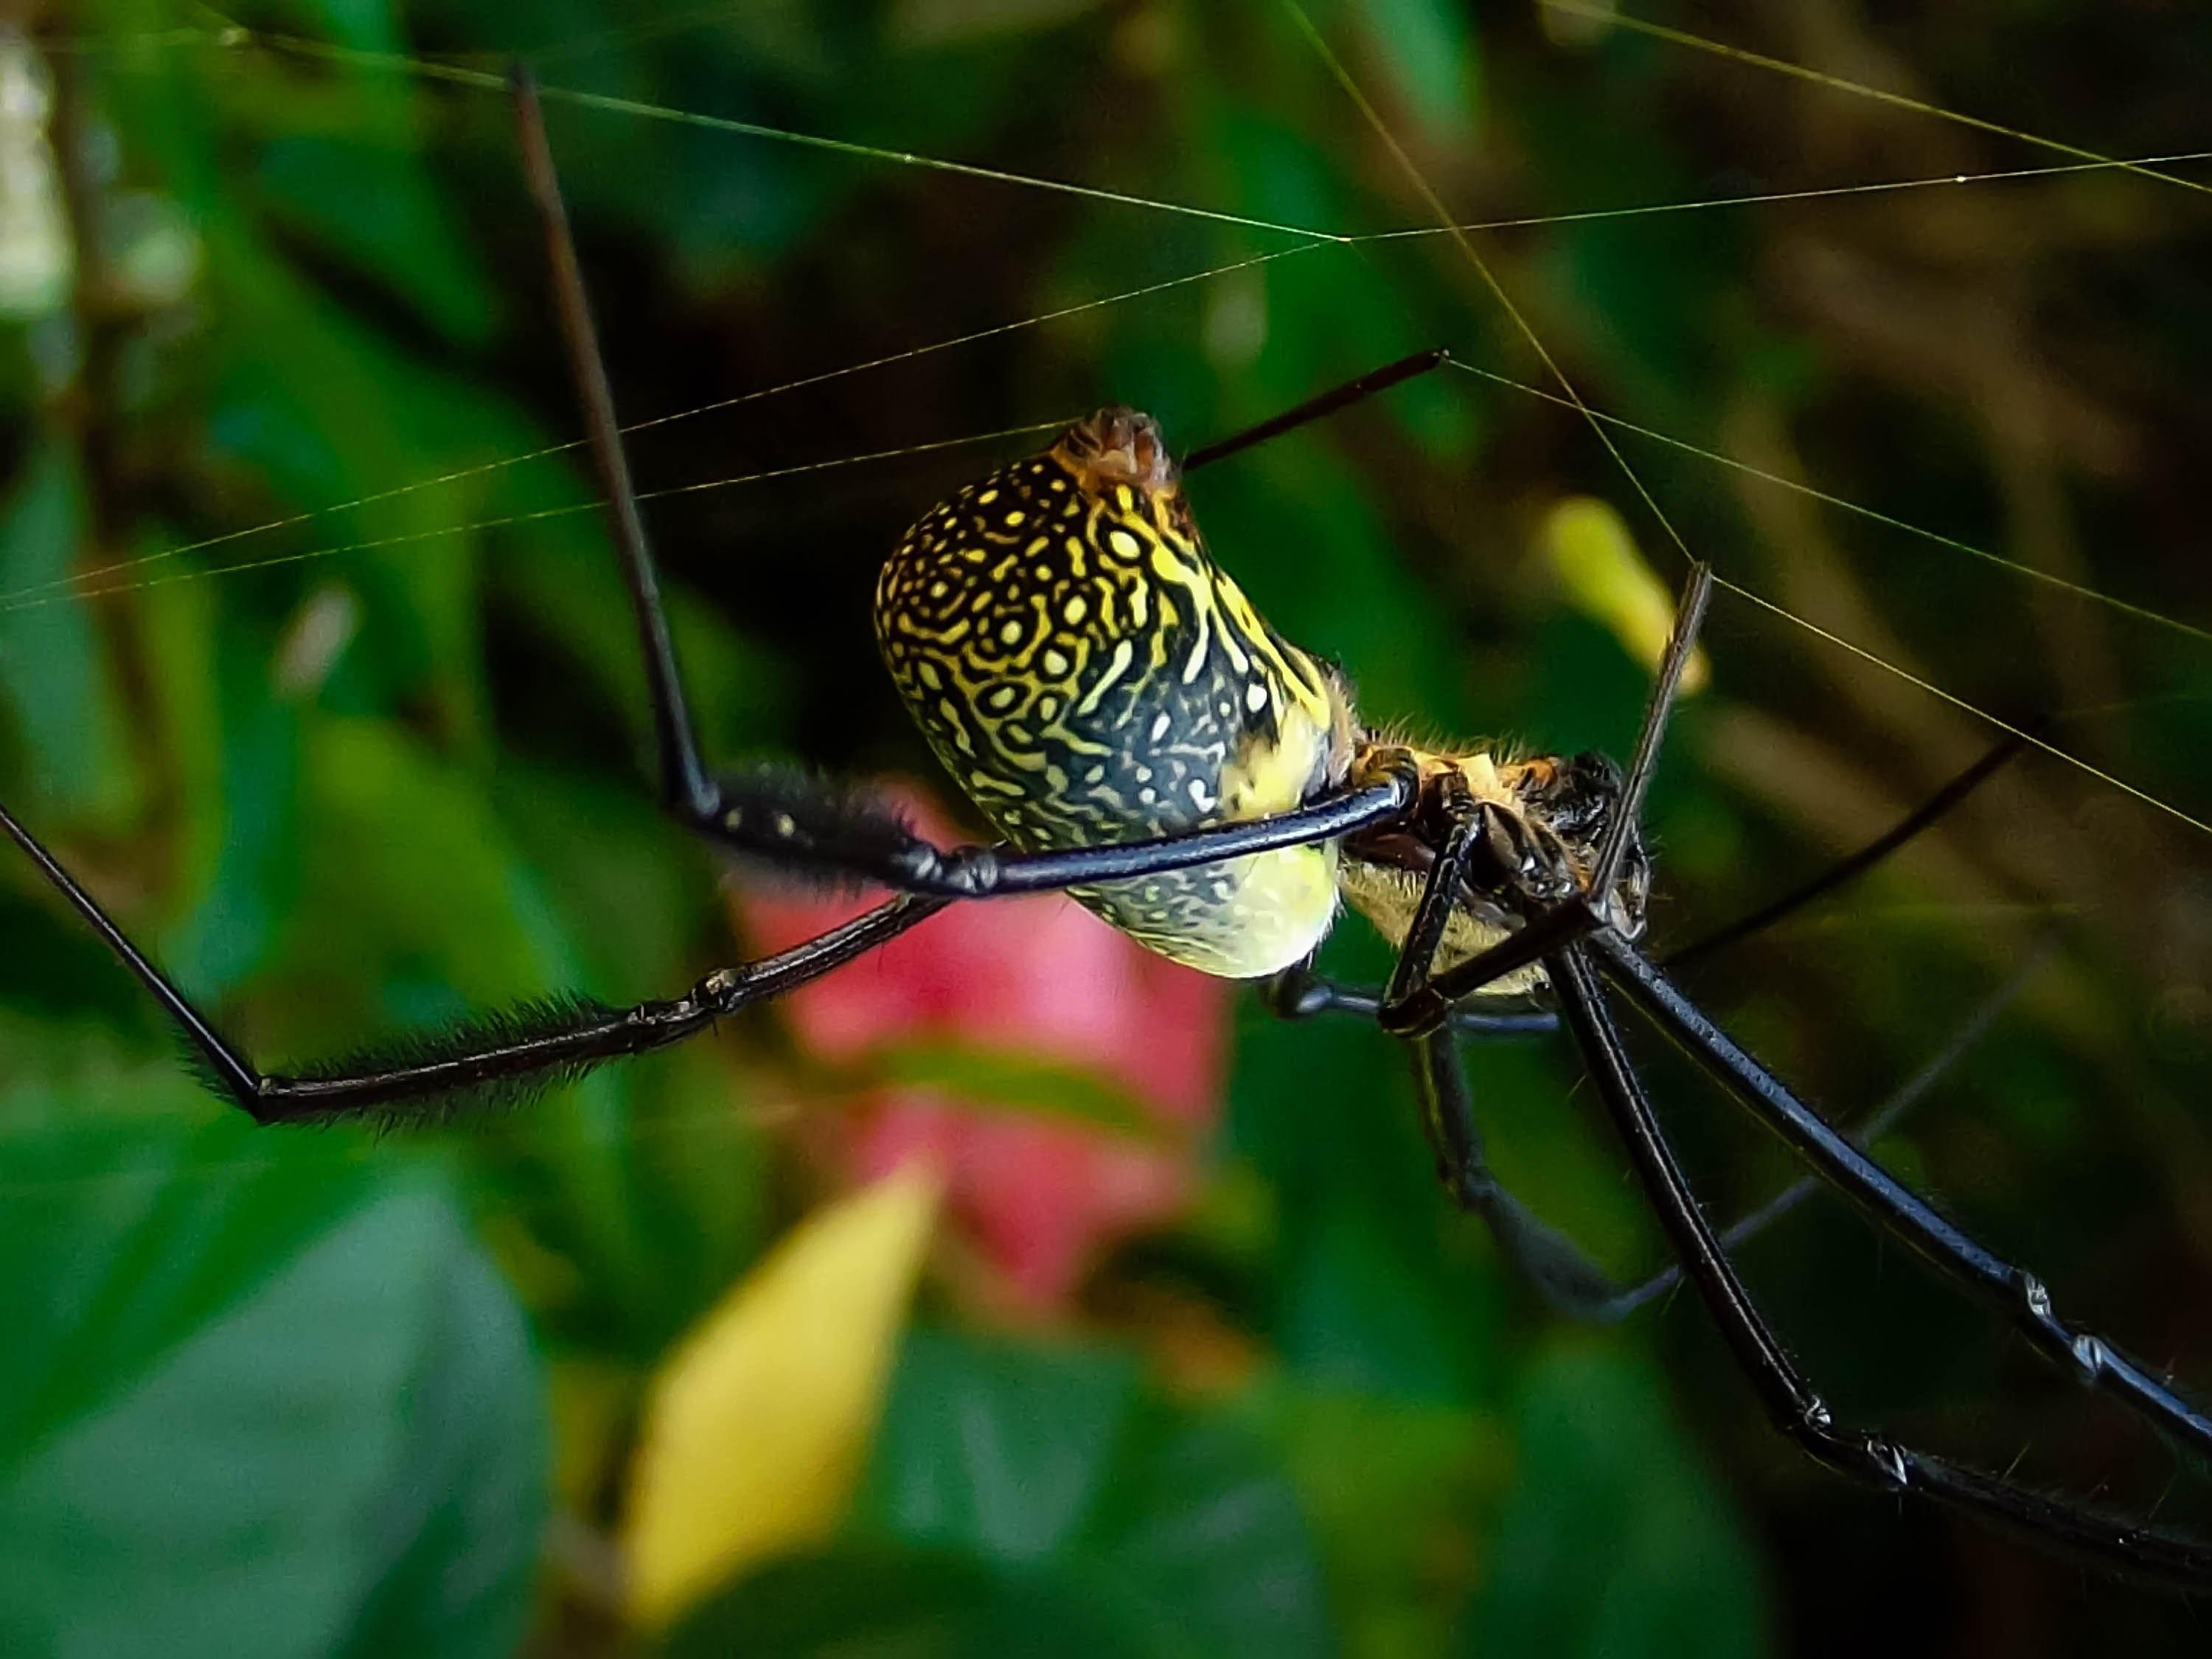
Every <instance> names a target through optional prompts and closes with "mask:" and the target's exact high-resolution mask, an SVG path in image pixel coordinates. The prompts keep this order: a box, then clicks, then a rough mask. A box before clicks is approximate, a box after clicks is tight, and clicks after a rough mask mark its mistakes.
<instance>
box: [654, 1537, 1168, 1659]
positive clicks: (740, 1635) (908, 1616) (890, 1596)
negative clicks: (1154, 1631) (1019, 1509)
mask: <svg viewBox="0 0 2212 1659" xmlns="http://www.w3.org/2000/svg"><path fill="white" fill-rule="evenodd" d="M660 1651H661V1652H662V1653H663V1654H665V1655H666V1656H668V1659H726V1656H727V1655H730V1654H732V1653H742V1654H744V1655H745V1656H746V1659H860V1656H863V1655H865V1656H866V1659H1030V1656H1034V1659H1089V1656H1092V1655H1096V1656H1097V1659H1127V1656H1133V1659H1170V1656H1171V1655H1172V1654H1173V1653H1174V1651H1175V1650H1172V1649H1166V1650H1164V1649H1161V1648H1158V1647H1155V1646H1152V1645H1150V1644H1147V1643H1146V1641H1145V1639H1144V1638H1143V1635H1142V1633H1141V1632H1139V1631H1137V1630H1134V1629H1132V1628H1131V1627H1129V1626H1127V1624H1124V1623H1122V1622H1121V1621H1120V1620H1117V1619H1116V1617H1115V1612H1114V1609H1113V1608H1112V1607H1110V1606H1109V1605H1107V1604H1105V1603H1104V1602H1103V1601H1102V1600H1101V1599H1100V1598H1099V1597H1098V1596H1097V1595H1093V1594H1091V1593H1089V1592H1087V1591H1086V1589H1085V1587H1084V1586H1082V1585H1080V1584H1078V1583H1073V1582H1071V1581H1069V1580H1067V1579H1065V1578H1062V1577H1056V1576H1052V1575H1048V1574H1041V1573H1035V1572H1021V1573H1015V1572H1007V1571H1003V1570H1000V1569H998V1568H994V1567H993V1566H991V1565H987V1564H986V1563H984V1562H981V1561H978V1560H977V1559H975V1558H974V1557H972V1556H967V1555H962V1554H959V1553H952V1552H946V1551H939V1550H928V1549H922V1548H917V1547H913V1546H910V1545H902V1544H897V1543H893V1542H890V1541H880V1540H879V1541H867V1542H861V1543H854V1544H847V1545H842V1546H840V1547H837V1548H835V1549H831V1550H828V1551H824V1552H823V1553H819V1554H815V1555H807V1556H800V1557H796V1558H794V1559H791V1560H788V1561H781V1562H778V1563H777V1564H776V1565H774V1566H771V1567H769V1568H768V1569H766V1570H765V1571H762V1572H759V1573H757V1574H755V1575H754V1576H753V1577H750V1578H747V1579H745V1580H744V1582H743V1583H739V1584H737V1585H735V1586H733V1587H732V1589H727V1590H726V1591H724V1592H723V1593H722V1594H721V1595H719V1596H717V1597H716V1598H715V1599H714V1600H713V1601H709V1602H708V1603H706V1604H705V1606H703V1607H701V1608H700V1609H699V1610H698V1611H697V1612H696V1613H694V1614H693V1615H692V1616H691V1617H690V1619H689V1620H686V1621H685V1622H684V1625H683V1626H680V1627H679V1628H678V1629H677V1630H676V1631H674V1632H671V1634H670V1636H669V1638H668V1639H667V1640H666V1642H665V1644H663V1645H662V1647H661V1649H660Z"/></svg>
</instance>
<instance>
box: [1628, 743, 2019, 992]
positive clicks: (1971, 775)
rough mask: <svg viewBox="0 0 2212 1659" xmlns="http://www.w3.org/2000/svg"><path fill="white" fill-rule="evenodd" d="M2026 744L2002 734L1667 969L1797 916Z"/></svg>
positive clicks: (1677, 956)
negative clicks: (1847, 849)
mask: <svg viewBox="0 0 2212 1659" xmlns="http://www.w3.org/2000/svg"><path fill="white" fill-rule="evenodd" d="M2027 744H2028V739H2027V737H2026V736H2025V735H2024V734H2023V733H2021V732H2008V733H2006V734H2005V736H2004V737H2003V738H2002V739H2001V740H2000V741H1998V742H1997V743H1996V744H1992V745H1991V746H1990V748H1989V750H1987V751H1985V752H1984V754H1983V755H1982V757H1980V758H1979V759H1978V760H1977V761H1975V762H1974V763H1973V764H1972V765H1971V766H1969V767H1967V768H1966V769H1965V770H1964V771H1962V772H1960V774H1959V775H1957V776H1955V777H1954V778H1953V779H1951V781H1949V782H1948V783H1946V784H1945V785H1944V786H1943V787H1942V788H1940V789H1938V790H1937V791H1936V793H1934V794H1932V795H1930V796H1929V797H1928V799H1926V800H1924V801H1923V802H1921V803H1920V805H1917V806H1916V807H1914V808H1913V809H1912V810H1911V811H1910V812H1907V813H1906V814H1905V816H1904V817H1901V818H1899V820H1898V821H1897V822H1896V823H1893V824H1892V825H1890V827H1889V828H1888V829H1885V830H1883V831H1882V832H1881V834H1880V835H1879V836H1875V838H1874V839H1873V840H1872V841H1870V842H1867V844H1866V845H1865V846H1863V847H1862V848H1859V849H1858V850H1857V852H1855V853H1852V854H1850V855H1849V856H1848V857H1845V858H1844V859H1841V860H1838V861H1837V862H1836V863H1834V864H1832V865H1830V866H1828V867H1827V868H1826V869H1825V870H1823V871H1821V872H1820V873H1819V874H1818V875H1815V876H1814V877H1813V878H1811V879H1810V880H1809V881H1807V882H1805V883H1803V884H1802V885H1800V886H1796V887H1793V888H1791V889H1790V890H1789V891H1788V892H1786V893H1784V894H1783V895H1782V896H1780V897H1778V898H1774V899H1771V900H1769V901H1768V902H1766V903H1765V904H1762V905H1760V906H1759V908H1757V909H1754V910H1749V911H1747V912H1745V913H1744V914H1743V915H1740V916H1738V917H1736V918H1735V920H1734V921H1727V922H1723V923H1722V924H1721V925H1720V926H1719V927H1716V928H1714V929H1713V931H1712V932H1711V933H1706V934H1705V935H1704V936H1703V937H1701V938H1699V939H1692V941H1691V942H1690V943H1689V944H1687V945H1683V946H1681V947H1680V948H1679V949H1677V950H1674V951H1669V952H1668V954H1667V955H1666V956H1665V957H1662V958H1661V960H1662V961H1663V962H1664V963H1666V964H1667V966H1668V967H1669V968H1680V966H1682V965H1683V964H1684V963H1690V962H1695V961H1697V960H1698V959H1699V957H1708V956H1711V955H1713V954H1714V953H1715V952H1717V951H1724V950H1726V949H1727V948H1728V947H1729V945H1734V944H1735V942H1736V941H1737V940H1739V939H1747V938H1749V937H1750V936H1751V935H1752V934H1753V933H1761V932H1764V931H1765V929H1767V928H1769V927H1772V926H1773V925H1774V924H1775V923H1776V922H1778V921H1781V920H1782V919H1783V918H1784V916H1789V915H1796V913H1797V912H1798V911H1799V910H1802V909H1803V908H1805V907H1806V906H1807V905H1808V904H1810V903H1812V902H1814V900H1815V899H1820V898H1824V897H1826V896H1827V895H1828V894H1830V893H1832V892H1834V891H1835V890H1837V889H1838V888H1839V887H1842V886H1844V885H1845V884H1847V883H1850V882H1852V881H1856V880H1857V878H1859V877H1861V876H1863V875H1864V874H1865V873H1866V872H1868V871H1869V870H1871V869H1872V868H1873V867H1874V866H1875V865H1877V864H1880V863H1881V861H1882V860H1884V859H1886V858H1887V857H1888V856H1889V855H1890V854H1892V853H1894V852H1895V851H1897V849H1898V848H1900V847H1903V846H1904V845H1905V843H1906V842H1910V841H1911V840H1912V839H1913V837H1915V836H1917V835H1919V834H1920V833H1921V832H1922V831H1923V830H1924V829H1928V828H1929V826H1930V825H1932V824H1934V823H1936V822H1937V821H1938V820H1939V819H1941V818H1942V817H1943V816H1944V815H1945V814H1946V813H1948V811H1951V809H1952V808H1953V807H1954V806H1956V805H1958V804H1959V803H1960V801H1962V800H1964V799H1966V797H1967V796H1969V795H1971V794H1972V793H1974V791H1975V790H1977V789H1978V788H1980V787H1982V785H1983V784H1984V782H1985V781H1987V780H1988V779H1989V778H1990V776H1991V775H1993V774H1995V773H1996V772H1998V771H2000V770H2002V769H2003V768H2004V766H2005V765H2006V763H2008V762H2009V761H2011V760H2012V759H2013V757H2015V756H2016V755H2019V754H2020V753H2021V751H2023V750H2026V749H2027Z"/></svg>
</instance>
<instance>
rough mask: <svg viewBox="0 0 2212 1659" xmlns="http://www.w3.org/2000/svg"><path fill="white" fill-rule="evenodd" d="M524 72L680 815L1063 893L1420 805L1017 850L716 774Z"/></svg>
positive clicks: (955, 894) (1334, 830) (1025, 889)
mask: <svg viewBox="0 0 2212 1659" xmlns="http://www.w3.org/2000/svg"><path fill="white" fill-rule="evenodd" d="M512 82H513V94H514V105H515V119H516V127H517V131H518V132H519V134H520V142H521V147H522V153H523V165H524V168H525V171H526V173H527V175H528V178H529V182H530V189H531V194H532V197H534V198H535V199H536V202H537V204H538V215H539V218H540V220H541V222H542V224H543V228H544V235H545V245H546V254H547V260H548V264H549V267H550V274H551V280H552V286H553V301H554V310H555V312H556V315H557V317H558V319H559V322H560V329H561V337H562V343H563V345H564V347H565V348H566V350H567V352H568V362H569V368H570V371H571V373H572V374H573V375H574V379H575V381H576V384H577V386H578V389H579V392H580V398H581V401H582V404H583V412H584V419H585V425H586V436H587V438H588V441H589V448H590V451H591V455H592V467H593V470H594V471H596V472H597V473H598V475H599V487H600V489H601V492H602V493H603V495H605V500H606V507H607V516H608V523H609V527H610V528H611V531H612V532H613V536H614V541H615V547H616V551H617V556H618V557H619V558H620V560H621V564H622V572H623V582H624V584H625V585H626V586H627V587H628V589H629V598H630V606H631V609H632V611H633V612H634V613H635V617H636V620H637V630H638V644H639V647H640V649H641V653H643V657H644V661H645V675H646V683H647V688H648V690H649V692H650V695H651V697H652V701H653V742H654V745H655V748H656V750H658V754H659V778H660V799H661V804H662V805H663V806H664V807H665V809H666V810H667V811H668V812H669V813H670V814H671V816H673V817H675V818H676V819H677V820H678V822H679V823H683V824H684V826H685V827H686V828H688V829H691V830H692V831H694V832H695V833H696V834H698V835H700V836H703V837H705V838H706V839H708V840H709V841H711V842H716V843H718V844H719V845H721V846H724V847H727V848H732V849H733V850H735V851H738V852H740V853H745V854H751V855H753V856H755V857H757V858H760V859H763V860H766V861H768V862H769V863H771V864H775V865H779V866H784V867H787V868H791V869H796V870H801V871H812V872H818V873H822V874H825V875H833V876H846V877H855V878H860V879H863V880H867V881H872V882H877V883H879V884H882V885H884V886H886V887H890V888H892V889H895V890H898V891H902V892H907V893H915V894H926V895H929V896H937V897H942V898H988V897H994V896H1004V895H1007V894H1013V893H1036V892H1051V891H1057V890H1060V889H1063V888H1066V887H1071V886H1077V885H1080V884H1085V883H1088V882H1095V881H1107V880H1118V879H1121V878H1127V877H1132V876H1145V875H1152V874H1154V873H1157V872H1162V871H1169V870H1182V869H1188V868H1191V867H1193V866H1198V865H1202V864H1211V863H1213V862H1214V861H1215V860H1219V859H1224V858H1235V857H1238V856H1242V855H1243V854H1250V853H1263V852H1272V851H1273V850H1275V849H1276V848H1284V847H1303V846H1310V845H1313V844H1315V843H1317V842H1325V841H1333V840H1334V839H1336V838H1337V837H1338V836H1342V835H1345V834H1347V833H1349V832H1350V831H1352V830H1354V829H1365V828H1368V827H1370V826H1372V825H1375V824H1379V823H1385V822H1387V821H1389V819H1391V818H1394V817H1397V816H1398V815H1399V814H1400V813H1401V812H1402V811H1405V809H1406V808H1407V806H1409V805H1411V804H1412V802H1413V780H1412V779H1411V777H1410V776H1408V775H1402V774H1401V775H1394V776H1391V777H1389V778H1386V779H1384V780H1383V781H1380V782H1377V783H1373V784H1370V785H1367V786H1365V787H1360V788H1353V789H1347V790H1345V791H1342V792H1340V793H1337V794H1334V795H1332V796H1326V797H1323V798H1322V799H1318V800H1316V801H1314V802H1312V803H1310V804H1309V805H1304V806H1301V807H1298V808H1296V809H1294V810H1292V811H1288V812H1284V813H1279V814H1278V815H1276V816H1275V817H1269V818H1261V819H1258V820H1255V821H1253V822H1251V823H1230V824H1221V825H1218V826H1215V827H1214V828H1212V829H1197V830H1191V831H1188V832H1186V833H1183V834H1181V835H1174V836H1160V837H1158V838H1156V839H1152V840H1148V841H1133V842H1119V843H1115V844H1114V845H1110V846H1103V847H1092V848H1076V849H1073V850H1071V851H1067V852H1059V853H1038V854H1018V853H1008V852H1004V851H1000V850H999V849H995V848H987V847H969V848H957V849H953V850H945V849H942V848H937V847H934V846H933V845H931V844H930V843H929V842H927V841H924V840H922V839H921V837H919V836H915V835H913V834H911V833H910V832H908V830H907V829H905V828H904V826H902V824H900V823H897V822H896V821H895V820H894V819H892V818H891V817H889V816H888V815H886V814H884V813H883V812H880V811H873V810H870V809H867V808H865V807H863V806H861V805H859V804H857V803H855V802H853V801H851V800H841V799H836V798H834V797H833V796H831V795H829V794H826V793H824V792H823V791H822V790H821V789H820V788H819V787H815V786H812V785H810V784H808V783H807V782H805V781H803V780H799V779H795V778H793V776H792V775H790V774H788V773H787V772H769V773H759V774H756V775H752V776H750V777H741V778H728V779H718V778H716V777H715V776H714V775H712V774H711V773H710V772H709V771H708V768H707V766H706V763H705V762H704V760H703V759H702V757H701V755H700V751H699V744H698V738H697V735H696V732H695V730H694V728H693V726H692V723H691V716H690V710H689V708H687V707H686V704H685V701H684V684H683V676H682V674H681V672H680V671H678V665H677V660H676V647H675V644H674V642H673V641H672V640H671V638H670V636H669V630H668V623H667V619H666V617H665V612H664V611H663V608H662V605H661V599H660V583H659V576H658V574H657V573H656V570H655V567H654V563H653V553H652V550H651V547H650V545H649V544H648V543H647V538H646V533H645V526H644V522H643V520H641V518H640V516H639V513H638V509H637V499H636V494H635V490H634V489H632V488H631V484H630V477H629V462H628V459H627V458H626V457H625V455H624V453H623V444H622V436H621V429H620V428H619V426H618V425H617V422H616V418H615V410H614V397H613V393H612V392H611V390H610V389H609V386H608V384H607V376H606V368H605V362H604V361H603V360H602V358H601V356H600V353H599V339H598V332H597V330H596V329H595V327H594V326H593V324H592V312H591V303H590V301H589V298H588V296H587V295H586V293H585V289H584V283H583V276H582V272H581V270H580V267H579V265H578V264H577V259H576V252H575V246H574V240H573V238H572V237H571V236H570V234H569V230H568V211H567V209H566V208H565V207H564V206H563V204H562V198H561V187H560V182H559V179H557V178H556V175H555V173H554V170H553V158H552V152H551V149H550V147H549V145H548V143H547V141H546V137H545V124H544V114H543V112H542V111H541V110H540V108H539V106H538V95H537V92H536V90H535V88H534V85H533V83H532V81H531V79H530V76H529V74H528V72H527V71H526V70H520V69H518V70H515V71H514V73H513V77H512ZM1410 361H1411V360H1409V362H1410ZM1430 366H1431V367H1433V365H1430ZM1394 369H1395V372H1396V378H1397V379H1404V378H1405V377H1406V376H1407V374H1414V373H1418V372H1419V367H1418V366H1416V367H1413V368H1407V366H1405V365H1403V364H1401V365H1396V366H1394ZM1393 372H1394V370H1392V369H1386V370H1383V371H1378V374H1380V375H1383V376H1388V375H1389V374H1392V373H1393ZM1367 378H1368V379H1370V380H1374V379H1376V377H1375V376H1370V377H1367ZM1387 383H1389V384H1395V380H1392V381H1389V382H1387ZM1354 385H1355V387H1356V386H1357V385H1358V383H1354ZM1371 389H1379V386H1377V387H1375V388H1371ZM1343 392H1344V389H1342V388H1340V390H1339V392H1337V393H1332V394H1325V395H1326V396H1328V397H1334V398H1337V400H1338V401H1337V404H1336V405H1334V406H1340V405H1341V403H1342V402H1344V401H1348V399H1347V398H1345V397H1344V396H1343ZM1363 395H1364V394H1363ZM1293 412H1294V413H1295V412H1296V411H1293Z"/></svg>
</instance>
